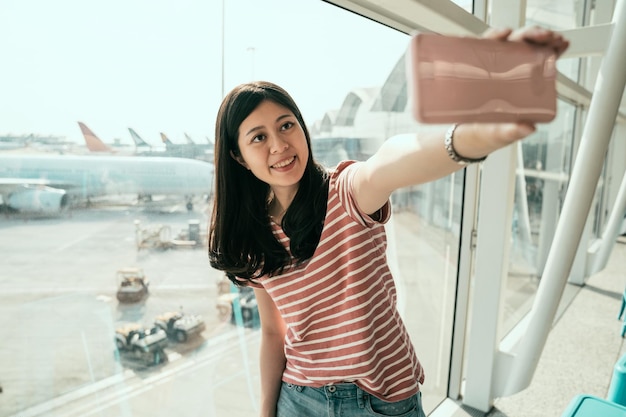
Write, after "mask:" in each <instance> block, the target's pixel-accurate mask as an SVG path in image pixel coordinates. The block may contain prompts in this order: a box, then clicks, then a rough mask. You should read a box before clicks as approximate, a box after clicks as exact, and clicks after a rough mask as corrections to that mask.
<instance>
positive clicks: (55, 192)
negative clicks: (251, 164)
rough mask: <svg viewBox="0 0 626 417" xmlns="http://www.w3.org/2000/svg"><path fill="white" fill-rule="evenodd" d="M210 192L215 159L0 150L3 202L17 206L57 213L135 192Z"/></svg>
mask: <svg viewBox="0 0 626 417" xmlns="http://www.w3.org/2000/svg"><path fill="white" fill-rule="evenodd" d="M212 193H213V165H212V164H210V163H208V162H205V161H199V160H193V159H185V158H169V157H156V156H150V157H148V156H146V157H144V156H135V157H127V156H118V155H34V154H0V198H1V202H0V203H1V204H3V205H4V206H5V207H8V208H9V209H11V210H14V211H18V212H31V213H32V212H35V213H47V214H52V213H61V212H63V211H65V210H66V209H67V208H68V207H69V206H70V205H71V203H72V202H74V201H78V200H82V201H87V202H89V201H90V198H93V197H97V196H115V195H127V194H136V195H137V196H138V197H140V198H142V199H148V200H149V199H151V198H152V196H156V195H159V196H160V195H168V196H182V197H183V198H184V199H185V202H186V207H187V210H189V211H191V210H193V198H194V197H197V196H202V197H205V198H209V197H210V196H211V195H212Z"/></svg>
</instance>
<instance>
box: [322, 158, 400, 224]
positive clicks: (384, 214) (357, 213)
mask: <svg viewBox="0 0 626 417" xmlns="http://www.w3.org/2000/svg"><path fill="white" fill-rule="evenodd" d="M362 163H363V162H360V161H352V160H348V161H342V162H340V163H339V164H338V165H337V167H336V168H335V170H334V171H333V172H332V173H331V176H330V190H331V192H332V190H334V191H336V192H337V193H338V195H339V201H340V202H341V205H342V206H343V207H344V209H345V210H346V211H347V212H348V213H349V215H350V217H351V218H352V219H353V220H355V221H357V222H359V223H361V224H362V225H363V226H368V227H371V226H373V225H375V224H385V223H387V222H388V221H389V218H390V217H391V202H390V201H389V200H387V202H386V203H385V204H384V205H383V206H382V207H381V208H379V209H378V211H376V213H373V214H372V215H369V214H367V213H365V212H364V211H363V210H361V208H360V207H359V206H358V204H357V202H356V200H355V199H354V194H353V186H352V181H353V179H354V174H355V172H356V171H357V170H358V168H359V166H360V165H361V164H362Z"/></svg>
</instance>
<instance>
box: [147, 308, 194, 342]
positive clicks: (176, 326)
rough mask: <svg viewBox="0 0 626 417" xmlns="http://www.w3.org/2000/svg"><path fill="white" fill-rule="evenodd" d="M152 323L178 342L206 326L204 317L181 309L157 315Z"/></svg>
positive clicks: (185, 339)
mask: <svg viewBox="0 0 626 417" xmlns="http://www.w3.org/2000/svg"><path fill="white" fill-rule="evenodd" d="M154 325H155V326H156V327H158V328H160V329H162V330H163V331H164V332H165V333H166V334H167V336H168V337H169V338H170V339H173V340H176V341H177V342H179V343H183V342H186V341H187V340H188V339H189V338H190V337H192V336H195V335H198V334H200V333H202V331H203V330H204V329H205V328H206V324H205V323H204V319H203V318H202V316H200V315H198V314H185V313H183V312H182V311H169V312H167V313H163V314H161V315H160V316H158V317H157V318H156V319H155V320H154Z"/></svg>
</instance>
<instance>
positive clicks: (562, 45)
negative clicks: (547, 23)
mask: <svg viewBox="0 0 626 417" xmlns="http://www.w3.org/2000/svg"><path fill="white" fill-rule="evenodd" d="M509 40H512V41H525V42H529V43H532V44H535V45H543V46H548V47H551V48H552V49H554V52H555V53H556V54H557V56H558V55H561V54H562V53H563V52H565V50H566V49H567V48H568V47H569V41H568V40H567V39H565V38H564V37H563V35H561V34H560V33H557V32H554V31H552V30H549V29H546V28H542V27H539V26H529V27H523V28H520V29H517V30H515V31H513V32H512V33H511V35H510V36H509Z"/></svg>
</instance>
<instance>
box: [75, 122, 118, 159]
mask: <svg viewBox="0 0 626 417" xmlns="http://www.w3.org/2000/svg"><path fill="white" fill-rule="evenodd" d="M78 126H80V131H81V132H82V133H83V136H84V137H85V144H86V145H87V149H89V151H90V152H113V149H112V148H111V147H109V146H108V145H107V144H106V143H104V142H102V141H101V140H100V138H98V137H97V136H96V135H95V134H94V133H93V132H92V131H91V129H89V128H88V127H87V126H85V124H84V123H82V122H78Z"/></svg>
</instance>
